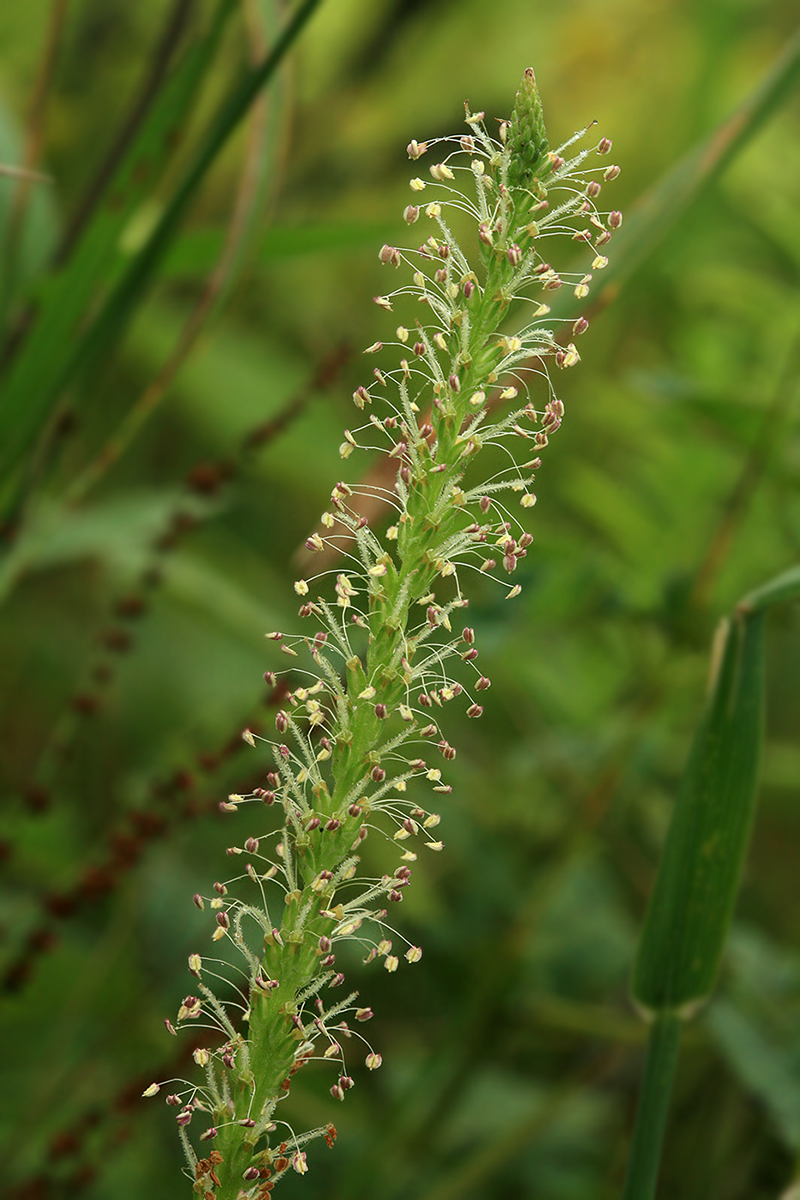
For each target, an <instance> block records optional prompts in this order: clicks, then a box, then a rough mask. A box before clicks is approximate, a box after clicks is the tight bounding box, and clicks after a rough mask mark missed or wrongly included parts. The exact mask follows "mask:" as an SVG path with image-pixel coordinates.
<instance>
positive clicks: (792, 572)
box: [737, 566, 800, 613]
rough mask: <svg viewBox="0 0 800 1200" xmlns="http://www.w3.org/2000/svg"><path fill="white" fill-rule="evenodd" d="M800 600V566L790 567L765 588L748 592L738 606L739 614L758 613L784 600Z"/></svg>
mask: <svg viewBox="0 0 800 1200" xmlns="http://www.w3.org/2000/svg"><path fill="white" fill-rule="evenodd" d="M798 598H800V566H796V567H790V568H789V570H788V571H784V572H783V573H782V574H781V575H776V577H775V578H774V579H771V580H770V581H769V583H765V584H764V586H763V587H760V588H756V589H755V590H754V591H752V592H748V593H747V595H746V596H745V597H744V599H743V600H740V601H739V604H738V606H737V608H738V611H739V612H744V613H756V612H763V611H764V609H766V608H771V607H772V605H773V604H779V603H780V602H781V601H782V600H797V599H798Z"/></svg>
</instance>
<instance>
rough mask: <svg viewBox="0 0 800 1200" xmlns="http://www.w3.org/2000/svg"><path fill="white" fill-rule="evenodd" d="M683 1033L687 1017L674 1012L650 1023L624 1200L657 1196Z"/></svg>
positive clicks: (663, 1014) (658, 1017) (660, 1014)
mask: <svg viewBox="0 0 800 1200" xmlns="http://www.w3.org/2000/svg"><path fill="white" fill-rule="evenodd" d="M682 1032H683V1020H682V1018H681V1017H679V1016H678V1015H677V1014H676V1013H674V1012H663V1013H659V1014H658V1016H657V1017H656V1018H655V1020H654V1021H653V1023H652V1025H651V1026H650V1035H649V1037H648V1040H647V1057H646V1059H645V1064H644V1079H643V1081H642V1093H641V1096H640V1099H639V1107H638V1110H637V1113H636V1123H635V1125H634V1128H633V1141H632V1144H631V1152H630V1157H629V1159H628V1169H627V1172H626V1175H625V1186H624V1189H623V1192H622V1200H652V1197H653V1196H654V1195H655V1190H656V1182H657V1180H658V1170H659V1167H660V1165H661V1147H662V1144H663V1141H664V1129H665V1127H666V1123H667V1113H668V1111H669V1104H670V1098H671V1096H672V1082H673V1078H674V1076H675V1064H676V1062H677V1060H678V1046H679V1044H680V1039H681V1033H682Z"/></svg>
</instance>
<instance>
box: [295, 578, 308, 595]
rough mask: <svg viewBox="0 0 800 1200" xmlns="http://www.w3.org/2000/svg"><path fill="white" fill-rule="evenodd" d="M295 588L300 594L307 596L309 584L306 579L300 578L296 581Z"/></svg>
mask: <svg viewBox="0 0 800 1200" xmlns="http://www.w3.org/2000/svg"><path fill="white" fill-rule="evenodd" d="M294 590H295V591H296V592H297V594H298V596H307V595H308V584H307V583H306V581H305V579H298V580H297V581H296V582H295V585H294Z"/></svg>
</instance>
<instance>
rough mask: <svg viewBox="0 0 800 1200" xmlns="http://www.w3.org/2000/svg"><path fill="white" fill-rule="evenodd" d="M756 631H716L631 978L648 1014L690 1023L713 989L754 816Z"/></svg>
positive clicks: (758, 738) (759, 709) (739, 625)
mask: <svg viewBox="0 0 800 1200" xmlns="http://www.w3.org/2000/svg"><path fill="white" fill-rule="evenodd" d="M764 622H765V616H764V613H763V612H757V613H754V614H752V615H749V616H745V615H743V614H741V613H740V614H738V615H737V617H736V618H735V619H734V620H733V621H732V622H731V623H730V624H728V625H726V626H723V629H722V633H721V637H722V640H723V643H724V644H723V645H722V647H721V649H720V651H719V655H720V657H719V663H718V667H717V669H716V671H715V672H714V678H713V680H712V688H711V694H710V696H709V700H708V703H707V706H706V712H705V715H704V717H703V720H702V722H701V724H700V727H699V729H698V731H697V734H696V736H695V740H694V743H693V745H692V748H691V751H690V754H689V761H688V763H687V765H686V770H685V772H684V776H683V780H682V782H681V787H680V791H679V793H678V799H677V802H676V806H675V813H674V816H673V818H672V824H671V827H670V831H669V835H668V837H667V844H666V847H665V849H664V853H663V856H662V860H661V864H660V867H659V872H658V877H657V879H656V884H655V888H654V891H653V894H652V896H651V899H650V904H649V907H648V910H647V916H646V918H645V925H644V930H643V933H642V939H641V943H640V946H639V952H638V955H637V959H636V964H635V967H634V972H633V981H632V992H633V996H634V999H635V1000H636V1002H637V1003H638V1004H639V1005H640V1006H641V1007H642V1008H643V1009H644V1010H645V1012H648V1013H664V1012H676V1013H678V1014H679V1015H681V1016H683V1017H686V1016H689V1015H691V1013H692V1012H693V1011H694V1010H695V1009H696V1008H697V1007H698V1006H699V1005H700V1004H702V1002H703V1001H704V1000H706V999H707V998H708V996H709V995H710V993H711V991H712V989H713V986H714V982H715V980H716V976H717V972H718V969H719V964H720V960H721V958H722V953H723V950H724V947H725V939H726V937H727V932H728V926H729V925H730V920H731V916H732V913H733V908H734V905H735V902H736V895H737V891H738V887H739V877H740V875H741V870H742V864H743V862H744V857H745V854H746V852H747V846H748V842H749V838H750V830H751V827H752V823H753V815H754V810H755V801H756V785H757V781H758V768H759V758H760V752H761V743H762V739H763V728H762V726H763V675H764Z"/></svg>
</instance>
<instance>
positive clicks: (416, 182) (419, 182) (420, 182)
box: [408, 178, 428, 192]
mask: <svg viewBox="0 0 800 1200" xmlns="http://www.w3.org/2000/svg"><path fill="white" fill-rule="evenodd" d="M408 186H409V187H410V188H411V190H412V192H421V191H423V190H424V189H425V188H426V187H427V186H428V185H427V183H426V182H425V180H424V179H419V178H417V179H412V180H411V182H410V183H409V185H408Z"/></svg>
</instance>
